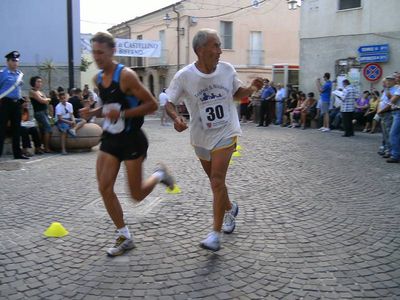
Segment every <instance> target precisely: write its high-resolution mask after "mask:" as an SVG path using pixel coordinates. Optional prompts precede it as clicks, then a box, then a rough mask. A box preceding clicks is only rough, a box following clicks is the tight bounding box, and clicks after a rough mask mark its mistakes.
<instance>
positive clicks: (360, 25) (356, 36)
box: [300, 0, 400, 92]
mask: <svg viewBox="0 0 400 300" xmlns="http://www.w3.org/2000/svg"><path fill="white" fill-rule="evenodd" d="M300 10H301V19H300V89H301V90H303V91H306V92H311V91H314V92H316V86H315V79H316V78H318V77H321V78H322V75H323V74H324V73H325V72H330V73H331V75H332V77H331V78H332V79H337V84H338V85H339V86H340V84H341V81H342V80H343V79H344V78H348V79H349V80H350V81H351V82H352V83H353V84H355V85H357V86H359V88H360V89H361V90H368V89H371V88H376V89H378V90H380V89H381V87H382V82H381V79H382V78H383V76H385V75H388V74H391V73H393V72H394V71H399V70H400V57H399V55H398V53H399V52H400V18H399V11H400V1H398V0H380V1H374V0H330V1H325V0H304V1H303V5H302V6H301V9H300ZM369 63H372V64H374V65H378V67H376V72H377V73H376V74H372V75H374V76H375V77H376V78H377V79H376V80H375V81H369V80H367V79H366V78H365V77H364V74H366V75H367V77H369V78H370V79H375V77H370V76H369V74H371V73H370V72H369V70H370V67H371V65H368V64H369ZM379 68H380V69H381V70H382V71H380V70H379ZM379 73H381V75H382V77H381V78H379Z"/></svg>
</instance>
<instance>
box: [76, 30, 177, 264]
mask: <svg viewBox="0 0 400 300" xmlns="http://www.w3.org/2000/svg"><path fill="white" fill-rule="evenodd" d="M91 43H92V54H93V58H94V60H95V62H96V64H97V66H98V68H99V69H101V70H102V71H101V72H100V73H99V75H98V76H97V77H96V78H95V79H94V82H95V84H96V86H97V87H98V88H99V90H100V98H101V100H102V101H101V102H102V103H101V105H100V106H99V107H97V108H95V109H92V110H90V109H89V108H88V107H85V108H83V109H81V110H80V114H81V116H82V117H84V118H91V117H92V116H98V117H100V116H103V117H104V118H105V122H104V125H103V129H104V133H103V136H102V140H101V146H100V152H99V155H98V158H97V164H96V171H97V181H98V186H99V191H100V193H101V196H102V198H103V201H104V204H105V207H106V209H107V212H108V214H109V215H110V217H111V219H112V221H113V222H114V224H115V226H116V228H117V241H116V243H115V245H114V246H113V247H111V248H110V249H108V250H107V253H108V255H110V256H117V255H121V254H122V253H124V252H125V251H126V250H129V249H132V248H133V247H134V243H133V239H132V237H131V234H130V232H129V229H128V228H127V226H126V225H125V222H124V218H123V211H122V208H121V205H120V202H119V200H118V198H117V195H116V194H115V192H114V184H115V181H116V178H117V175H118V171H119V169H120V165H121V162H122V161H124V163H125V167H126V170H127V178H128V185H129V189H130V193H131V196H132V198H133V199H135V200H137V201H141V200H143V199H144V198H145V197H146V196H147V195H148V194H150V192H151V191H152V190H153V189H154V187H155V186H156V184H157V183H159V182H161V183H163V184H165V185H167V186H168V187H170V188H173V187H174V179H173V177H172V176H171V175H170V174H169V172H168V171H167V169H166V168H165V167H164V166H163V165H160V166H159V167H158V168H157V169H156V171H155V172H154V174H153V175H151V176H150V177H149V178H147V179H146V180H144V181H142V164H143V161H144V159H145V158H146V153H147V147H148V143H147V139H146V136H145V135H144V133H143V132H142V130H141V129H140V127H141V126H142V124H143V117H144V116H145V115H147V114H150V113H152V112H154V111H156V110H157V101H156V99H155V98H154V97H153V96H152V95H151V93H150V92H149V91H148V90H147V89H146V88H145V87H144V86H143V84H142V83H141V82H140V80H139V79H138V76H137V75H136V73H135V72H134V71H132V70H130V69H128V68H124V67H123V66H121V65H118V64H117V63H116V62H114V61H113V56H114V53H115V41H114V38H113V37H112V36H111V35H110V34H108V33H102V32H99V33H97V34H95V35H94V37H93V38H92V40H91ZM138 99H140V100H138Z"/></svg>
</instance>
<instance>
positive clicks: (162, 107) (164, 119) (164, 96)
mask: <svg viewBox="0 0 400 300" xmlns="http://www.w3.org/2000/svg"><path fill="white" fill-rule="evenodd" d="M158 100H159V101H160V113H161V117H160V118H161V126H164V125H167V114H166V112H165V104H167V102H168V95H167V94H166V93H165V88H164V89H163V90H162V92H161V93H160V95H159V96H158Z"/></svg>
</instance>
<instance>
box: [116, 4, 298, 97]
mask: <svg viewBox="0 0 400 300" xmlns="http://www.w3.org/2000/svg"><path fill="white" fill-rule="evenodd" d="M299 19H300V13H299V12H298V11H290V10H288V7H287V3H286V1H283V0H270V1H248V0H239V1H234V2H232V1H230V0H215V1H207V3H205V1H200V0H190V1H180V2H177V3H175V4H173V5H170V6H167V7H164V8H161V9H159V10H157V11H154V12H151V13H149V14H146V15H144V16H140V17H137V18H135V19H132V20H128V21H126V22H124V23H122V24H119V25H116V26H114V27H112V28H110V29H109V32H111V33H112V34H113V35H114V36H115V37H118V38H129V39H134V40H141V39H143V40H158V41H161V45H162V50H161V56H160V57H157V58H144V57H120V58H119V61H120V62H122V63H124V64H125V65H127V66H130V67H131V68H132V69H134V70H135V71H136V72H137V73H138V75H139V77H140V78H141V80H142V81H143V83H144V84H145V85H146V86H148V87H149V89H150V90H151V92H152V93H153V94H154V95H158V93H159V92H160V90H161V89H162V88H164V87H166V86H168V84H169V82H170V81H171V80H172V77H173V75H174V74H175V73H176V72H177V70H179V69H181V68H182V67H183V66H185V65H187V64H190V63H192V62H194V61H195V59H196V56H195V53H194V52H193V49H192V38H193V36H194V35H195V33H196V32H197V31H198V30H199V29H201V28H212V29H215V30H217V31H218V32H219V34H220V36H221V40H222V41H221V42H222V49H223V53H222V56H221V60H224V61H228V62H230V63H231V64H233V65H234V66H235V68H236V70H237V72H238V76H239V78H240V79H241V80H242V81H243V82H244V83H245V84H246V83H249V82H250V81H251V80H252V79H253V78H254V77H257V76H260V77H263V78H269V79H273V77H274V75H273V71H272V70H273V67H274V65H276V64H278V65H283V66H295V67H296V68H297V66H298V63H299V62H298V61H299ZM278 78H279V79H282V80H283V79H284V77H283V76H278ZM293 78H294V80H297V77H296V76H293ZM293 84H295V85H296V84H297V82H293Z"/></svg>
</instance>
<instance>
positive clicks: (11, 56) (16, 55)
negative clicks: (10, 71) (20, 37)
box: [5, 50, 20, 61]
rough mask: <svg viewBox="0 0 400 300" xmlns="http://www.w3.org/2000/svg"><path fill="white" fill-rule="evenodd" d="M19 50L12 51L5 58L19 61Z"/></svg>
mask: <svg viewBox="0 0 400 300" xmlns="http://www.w3.org/2000/svg"><path fill="white" fill-rule="evenodd" d="M19 56H20V54H19V52H18V51H15V50H14V51H11V52H10V53H8V54H7V55H6V56H5V58H7V59H16V60H17V61H19Z"/></svg>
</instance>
